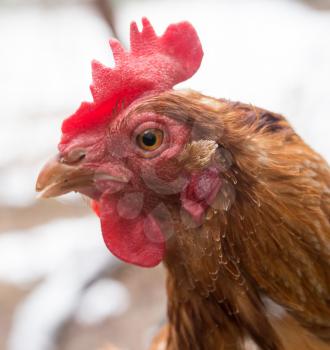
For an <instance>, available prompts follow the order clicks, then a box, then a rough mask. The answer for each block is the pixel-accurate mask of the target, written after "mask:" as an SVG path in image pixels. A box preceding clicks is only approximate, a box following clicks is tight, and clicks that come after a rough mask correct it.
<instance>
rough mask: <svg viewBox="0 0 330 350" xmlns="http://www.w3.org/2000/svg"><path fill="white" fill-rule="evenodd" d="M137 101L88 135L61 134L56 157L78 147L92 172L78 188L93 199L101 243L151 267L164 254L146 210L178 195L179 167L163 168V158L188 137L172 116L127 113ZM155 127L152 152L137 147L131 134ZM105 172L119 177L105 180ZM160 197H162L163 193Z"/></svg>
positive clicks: (161, 237)
mask: <svg viewBox="0 0 330 350" xmlns="http://www.w3.org/2000/svg"><path fill="white" fill-rule="evenodd" d="M138 103H139V100H137V101H136V102H134V104H132V106H131V107H130V108H128V109H126V110H124V111H123V112H122V113H120V114H119V115H118V116H116V117H115V118H112V119H111V120H110V121H109V123H108V124H107V125H100V126H98V127H97V128H94V129H90V130H89V131H88V133H84V134H80V135H75V136H74V137H73V138H69V137H66V135H65V134H64V136H63V141H62V142H61V143H60V145H59V150H60V155H61V156H62V157H64V158H68V157H70V152H72V151H73V150H74V152H76V150H77V149H78V150H79V149H82V150H84V152H85V158H84V159H83V160H82V162H81V165H80V166H82V167H85V168H89V169H93V170H94V171H95V177H94V184H93V186H89V187H86V188H82V189H79V192H81V193H83V194H85V195H87V196H89V197H91V198H92V199H94V200H95V201H96V204H94V208H96V210H97V211H98V213H99V216H100V219H101V227H102V232H103V237H104V241H105V243H106V245H107V247H108V248H109V249H110V251H111V252H112V253H113V254H115V255H116V256H117V257H118V258H120V259H122V260H124V261H126V262H129V263H133V264H137V265H140V266H145V267H151V266H155V265H157V264H158V263H159V262H160V261H161V260H162V259H163V256H164V253H165V240H166V238H165V235H164V233H163V232H161V229H160V226H159V223H158V222H157V220H156V219H155V218H154V215H153V214H152V212H153V211H155V209H156V208H157V207H159V205H160V204H161V203H162V202H163V201H164V198H166V196H175V195H176V196H178V198H179V197H180V193H181V192H182V191H183V189H184V187H185V186H186V183H187V174H185V172H184V171H179V169H178V171H179V172H175V171H173V169H172V171H171V172H169V171H167V169H168V164H169V161H171V160H174V159H175V158H177V157H178V155H179V154H180V153H181V152H182V150H183V148H184V146H185V145H186V144H187V142H188V141H189V138H190V131H191V130H190V128H189V127H188V126H187V125H186V124H183V123H180V122H179V121H176V120H174V119H171V118H168V117H165V116H161V115H155V114H153V113H143V114H134V113H133V114H131V115H130V117H129V118H127V115H128V113H129V112H130V111H131V110H132V109H134V106H136V105H137V104H138ZM147 129H160V130H162V131H163V134H164V138H163V142H162V144H161V145H160V147H159V148H158V149H156V150H154V151H145V150H143V149H141V148H140V146H139V145H138V143H137V141H136V138H137V135H138V134H140V133H142V132H143V131H145V130H147ZM106 175H109V176H111V177H116V178H120V179H125V181H126V182H125V183H124V182H118V181H113V180H112V178H111V179H110V180H109V179H106ZM164 196H165V197H164Z"/></svg>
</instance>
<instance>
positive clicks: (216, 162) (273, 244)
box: [38, 90, 330, 350]
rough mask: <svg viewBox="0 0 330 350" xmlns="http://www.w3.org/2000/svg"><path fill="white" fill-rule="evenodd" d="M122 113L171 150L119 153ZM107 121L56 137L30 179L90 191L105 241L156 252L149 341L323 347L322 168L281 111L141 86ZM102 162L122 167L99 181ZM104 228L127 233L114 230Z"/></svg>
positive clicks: (327, 300) (327, 173) (327, 272)
mask: <svg viewBox="0 0 330 350" xmlns="http://www.w3.org/2000/svg"><path fill="white" fill-rule="evenodd" d="M128 118H137V121H140V119H141V118H147V121H146V122H147V123H150V122H154V121H155V120H156V121H157V123H159V124H166V126H167V129H166V130H167V132H168V133H169V134H172V137H173V138H172V141H168V144H169V146H166V147H169V150H170V151H171V152H170V151H163V153H161V154H159V155H158V154H157V155H156V156H153V157H149V156H148V157H145V156H144V154H143V156H141V157H140V158H139V157H137V159H134V158H132V153H125V152H123V149H125V147H126V146H125V145H124V144H123V145H122V147H120V142H122V141H121V140H122V139H124V140H125V142H127V143H129V142H131V141H130V138H128V137H127V138H125V137H122V136H121V139H120V138H118V137H117V135H123V134H122V132H123V131H122V130H125V132H126V130H127V128H128V129H129V124H128V122H127V120H128ZM139 118H140V119H139ZM137 121H136V122H135V124H138V123H137ZM144 122H145V120H144V119H143V121H142V122H140V123H144ZM112 123H113V126H110V127H108V129H106V130H107V132H106V133H105V134H103V131H102V132H101V131H100V128H98V129H96V130H95V135H94V136H93V135H92V134H90V135H85V134H84V135H82V136H81V137H80V138H79V137H78V138H77V139H74V143H73V145H74V147H73V146H72V144H70V143H64V144H62V146H61V147H60V152H61V153H60V159H61V162H60V165H56V166H55V168H56V171H55V170H54V166H53V165H52V166H48V167H46V170H44V172H43V173H42V175H41V177H40V178H39V182H38V184H39V189H42V188H46V189H47V191H46V192H47V193H48V195H49V196H53V195H58V194H61V193H64V192H68V191H69V190H77V191H80V192H82V193H84V194H86V195H88V196H90V197H92V198H93V200H94V201H95V203H97V205H98V208H99V212H100V217H101V223H102V230H103V234H104V237H105V241H106V243H107V245H108V246H109V248H110V250H112V251H114V252H115V254H116V255H117V254H118V256H119V257H121V258H122V259H124V260H126V261H130V262H134V263H137V264H143V262H144V261H148V266H151V265H154V264H156V263H158V261H159V259H160V258H161V259H162V260H163V261H164V264H165V266H166V268H167V270H168V280H167V290H168V319H169V324H168V326H167V327H166V329H165V330H164V331H163V333H162V336H161V337H160V339H159V340H157V341H156V342H155V343H154V345H153V346H154V348H155V349H157V348H161V347H163V348H164V346H165V349H166V350H186V349H187V350H188V349H196V350H213V349H235V350H243V349H248V348H251V346H252V347H253V346H254V348H260V349H264V350H270V349H272V350H275V349H276V350H281V349H283V350H291V349H311V350H312V349H330V345H329V344H330V308H329V306H330V293H329V289H330V269H329V265H330V248H329V247H330V170H329V166H328V165H327V164H326V162H325V161H324V160H323V159H322V158H321V157H320V156H319V155H318V154H317V153H316V152H314V151H313V150H312V149H311V148H310V147H308V146H307V145H306V144H305V143H304V142H303V140H302V139H301V138H300V137H299V136H298V135H297V134H296V133H295V132H294V130H293V129H292V127H291V126H290V125H289V124H288V122H287V121H286V120H285V118H283V117H282V116H280V115H278V114H275V113H271V112H268V111H265V110H263V109H259V108H256V107H253V106H251V105H245V104H241V103H233V102H230V101H226V100H217V99H214V98H211V97H206V96H203V95H201V94H199V93H196V92H193V91H173V90H171V91H167V92H164V93H161V94H156V95H151V96H146V97H144V98H141V99H140V100H138V101H137V102H136V103H134V104H133V105H132V106H131V107H130V108H129V109H128V110H127V111H125V114H124V115H123V116H120V117H118V120H115V121H113V122H112ZM148 125H149V124H148ZM152 125H154V124H152ZM157 125H158V124H157ZM124 127H125V128H126V129H123V128H124ZM109 130H110V131H109ZM111 130H113V131H111ZM148 130H150V129H148ZM152 130H154V129H152ZM100 135H106V136H100ZM109 135H110V136H109ZM137 139H138V138H137ZM86 140H87V141H86ZM102 140H106V142H110V141H111V142H112V140H115V141H114V142H115V143H112V144H111V147H110V146H104V145H103V144H102V142H103V141H102ZM109 140H110V141H109ZM86 142H87V146H86ZM134 142H135V141H134ZM118 144H119V146H118ZM77 145H78V146H79V147H78V146H77ZM91 145H92V146H91ZM95 145H97V148H96V146H95ZM116 145H117V146H116ZM83 146H84V147H85V154H84V157H81V156H80V157H78V158H77V155H76V154H75V157H73V158H74V159H73V161H72V149H74V150H76V149H81V148H82V147H83ZM88 147H90V148H88ZM164 147H165V146H164ZM86 149H87V151H86ZM109 149H110V150H111V151H110V152H109V151H108V150H109ZM68 150H69V151H70V152H69V151H68ZM91 150H92V151H93V152H94V155H93V157H92V156H91V155H89V154H88V152H90V153H91V154H92V151H91ZM114 150H115V151H114ZM127 152H128V151H127ZM166 152H167V153H166ZM95 154H96V155H95ZM127 154H129V156H128V155H127ZM164 154H165V155H166V156H164ZM70 157H71V158H70ZM157 157H158V158H159V159H160V160H159V162H156V160H157ZM100 159H102V162H103V163H98V162H100ZM97 163H98V164H97ZM77 164H78V165H77ZM95 164H97V166H95ZM108 164H112V166H114V165H115V168H114V169H115V171H116V176H117V177H118V176H119V175H118V174H119V173H120V176H122V177H121V178H123V177H124V175H125V176H126V177H127V181H126V182H125V184H123V183H124V182H123V181H122V182H120V184H118V182H116V186H112V187H110V188H111V191H110V192H109V186H110V185H109V183H108V182H107V181H108V178H107V179H106V182H104V177H101V180H99V177H97V176H96V175H97V170H95V169H98V170H99V169H102V174H103V173H104V171H105V170H104V169H106V166H108ZM59 166H60V167H61V168H60V170H61V171H64V173H65V175H63V174H61V175H58V173H59V170H58V167H59ZM63 167H65V168H64V170H63ZM77 169H78V170H77ZM87 169H88V170H87ZM91 169H93V171H92V170H91ZM145 169H147V171H145ZM112 171H114V170H112ZM54 172H55V173H56V174H57V175H56V176H55V178H56V181H55V180H54V175H52V174H54ZM77 172H80V181H76V180H75V181H74V182H72V181H73V180H72V179H75V176H77ZM81 173H83V182H82V180H81V178H82V177H81V176H82V175H81ZM91 174H92V175H91ZM95 174H96V175H95ZM112 174H114V173H112ZM123 174H124V175H123ZM63 176H64V177H63ZM91 176H92V178H93V181H91V180H88V181H86V178H89V179H90V178H91ZM68 177H70V181H68V180H67V178H68ZM63 178H64V179H65V178H66V181H63ZM113 178H114V176H113V175H112V177H111V179H110V180H111V181H110V182H111V183H112V181H113ZM182 178H183V179H184V181H179V180H180V179H182ZM50 179H51V180H50ZM59 179H61V181H62V185H61V186H60V185H59V184H60V180H59ZM178 179H179V180H178ZM98 181H99V182H98ZM49 182H51V183H55V185H52V186H51V187H49ZM46 185H47V186H48V187H47V186H46ZM54 186H55V187H54ZM136 193H140V194H141V193H142V195H138V196H136V195H134V196H133V197H132V194H136ZM127 195H128V196H129V197H125V196H127ZM142 197H143V204H141V200H140V199H139V198H142ZM127 198H128V200H127ZM113 203H115V207H114V206H113ZM123 203H124V205H122V204H123ZM114 208H115V209H114ZM137 208H140V209H137ZM141 208H142V209H141ZM125 210H126V211H125ZM141 210H142V213H143V214H139V213H140V212H141ZM117 211H119V216H118V213H117ZM123 212H124V214H125V215H124V214H122V213H123ZM134 213H135V214H134ZM145 213H146V214H145ZM150 217H151V218H152V220H151V219H150ZM145 220H147V222H148V225H147V228H144V232H145V233H144V234H145V236H143V237H144V238H143V242H142V243H141V239H142V238H141V229H140V224H141V222H142V221H143V222H146V221H145ZM150 220H151V221H150ZM144 227H146V226H145V224H144ZM116 231H118V232H120V235H127V236H120V235H119V236H118V237H119V238H118V239H119V242H118V241H116V239H117V238H115V239H114V238H113V236H112V234H113V233H114V232H116ZM149 231H150V232H149ZM130 235H131V237H132V242H131V243H129V245H128V246H127V239H128V238H125V237H130ZM120 237H123V238H122V240H124V242H122V241H120ZM134 237H138V238H134ZM145 237H147V238H150V237H151V238H150V241H151V243H149V241H145V239H146V238H145ZM160 237H164V241H163V240H162V239H160ZM134 240H135V241H136V242H137V243H136V246H137V248H136V247H135V246H134V244H135V241H134ZM164 242H165V245H166V247H164ZM144 245H145V246H144ZM141 249H142V253H141ZM150 252H151V253H150ZM133 253H134V254H133ZM155 256H156V258H155ZM145 259H146V260H145ZM251 344H252V345H251ZM154 348H153V349H154Z"/></svg>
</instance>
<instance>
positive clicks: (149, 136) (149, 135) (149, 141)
mask: <svg viewBox="0 0 330 350" xmlns="http://www.w3.org/2000/svg"><path fill="white" fill-rule="evenodd" d="M142 142H143V144H144V145H146V146H148V147H151V146H154V145H155V144H156V142H157V136H156V135H155V133H153V132H152V131H146V132H145V133H144V134H143V136H142Z"/></svg>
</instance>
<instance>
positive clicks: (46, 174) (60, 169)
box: [36, 157, 94, 198]
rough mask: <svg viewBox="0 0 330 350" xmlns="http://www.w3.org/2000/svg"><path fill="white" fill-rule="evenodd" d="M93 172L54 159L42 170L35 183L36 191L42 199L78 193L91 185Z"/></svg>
mask: <svg viewBox="0 0 330 350" xmlns="http://www.w3.org/2000/svg"><path fill="white" fill-rule="evenodd" d="M93 179H94V171H93V170H91V169H87V168H83V167H81V166H79V165H68V164H65V163H63V162H61V161H60V159H59V157H55V158H53V159H51V160H50V161H48V162H47V163H46V164H45V166H44V167H43V168H42V170H41V172H40V174H39V176H38V179H37V183H36V191H37V192H40V196H39V197H42V198H51V197H57V196H60V195H62V194H65V193H68V192H71V191H78V190H79V189H82V188H86V187H90V186H92V184H93Z"/></svg>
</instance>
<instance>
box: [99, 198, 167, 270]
mask: <svg viewBox="0 0 330 350" xmlns="http://www.w3.org/2000/svg"><path fill="white" fill-rule="evenodd" d="M132 203H133V204H132V207H131V208H127V205H126V207H125V209H124V211H123V210H121V205H120V198H114V197H113V196H108V195H103V196H102V198H101V199H100V201H99V202H98V205H97V211H98V214H99V216H100V220H101V229H102V234H103V239H104V242H105V244H106V246H107V248H108V249H109V250H110V251H111V252H112V254H114V255H115V256H116V257H118V258H119V259H121V260H123V261H125V262H127V263H130V264H134V265H138V266H142V267H153V266H156V265H157V264H159V263H160V262H161V261H162V259H163V257H164V254H165V236H164V235H163V233H162V232H161V229H160V226H159V225H158V223H157V221H156V220H155V219H154V218H153V217H152V215H151V214H147V213H145V212H144V211H143V209H142V208H137V207H136V205H135V207H134V201H132ZM126 204H127V203H126Z"/></svg>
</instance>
